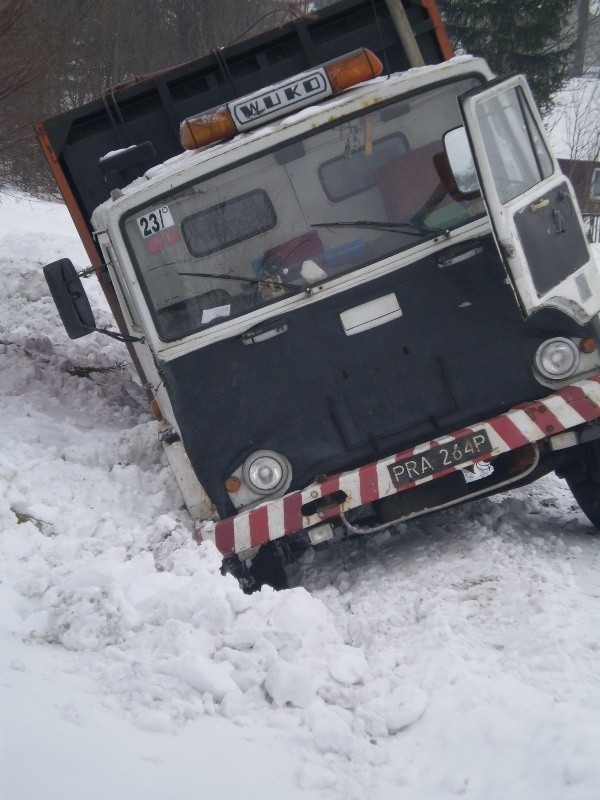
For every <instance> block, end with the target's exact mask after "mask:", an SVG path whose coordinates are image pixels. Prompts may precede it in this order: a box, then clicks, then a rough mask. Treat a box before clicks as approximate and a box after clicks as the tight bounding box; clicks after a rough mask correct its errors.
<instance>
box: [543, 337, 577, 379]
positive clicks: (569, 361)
mask: <svg viewBox="0 0 600 800" xmlns="http://www.w3.org/2000/svg"><path fill="white" fill-rule="evenodd" d="M535 366H536V369H537V370H538V372H539V373H540V374H541V375H543V376H544V377H545V378H550V379H551V380H555V381H556V380H564V379H565V378H568V377H569V376H571V375H573V373H574V372H576V371H577V367H578V366H579V348H578V347H577V345H576V344H575V342H573V341H571V339H565V338H563V337H557V338H556V339H548V341H547V342H544V343H543V344H541V345H540V346H539V347H538V349H537V352H536V354H535Z"/></svg>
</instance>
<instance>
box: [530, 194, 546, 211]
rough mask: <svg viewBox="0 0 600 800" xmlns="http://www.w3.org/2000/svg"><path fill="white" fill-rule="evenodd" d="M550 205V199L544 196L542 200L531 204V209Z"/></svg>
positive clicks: (538, 209) (537, 209)
mask: <svg viewBox="0 0 600 800" xmlns="http://www.w3.org/2000/svg"><path fill="white" fill-rule="evenodd" d="M549 205H550V200H548V198H547V197H544V198H543V199H542V200H538V201H537V203H532V204H531V210H532V211H540V210H541V209H542V208H546V206H549Z"/></svg>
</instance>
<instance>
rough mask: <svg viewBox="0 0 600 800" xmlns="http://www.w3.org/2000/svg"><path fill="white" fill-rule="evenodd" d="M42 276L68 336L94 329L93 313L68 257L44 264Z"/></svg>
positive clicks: (84, 334)
mask: <svg viewBox="0 0 600 800" xmlns="http://www.w3.org/2000/svg"><path fill="white" fill-rule="evenodd" d="M44 277H45V278H46V283H47V284H48V288H49V289H50V294H51V295H52V299H53V300H54V302H55V304H56V308H57V309H58V313H59V314H60V318H61V320H62V323H63V325H64V326H65V329H66V331H67V334H68V335H69V337H70V338H71V339H79V338H81V337H82V336H87V335H88V333H92V331H94V330H96V321H95V319H94V313H93V311H92V308H91V306H90V303H89V300H88V299H87V295H86V293H85V289H84V288H83V285H82V283H81V278H80V277H79V275H78V274H77V272H76V271H75V267H74V266H73V264H72V263H71V261H70V259H68V258H61V259H59V260H58V261H53V262H52V263H51V264H46V266H45V267H44Z"/></svg>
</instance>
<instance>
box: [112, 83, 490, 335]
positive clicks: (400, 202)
mask: <svg viewBox="0 0 600 800" xmlns="http://www.w3.org/2000/svg"><path fill="white" fill-rule="evenodd" d="M478 83H479V81H478V80H477V79H476V78H467V79H463V80H461V81H459V82H456V83H453V84H446V85H445V86H440V87H438V88H436V89H432V90H429V91H427V92H423V93H422V94H419V95H415V96H412V97H409V98H404V99H402V100H399V101H396V102H394V103H391V104H389V105H387V106H385V107H383V108H379V109H376V110H369V111H367V112H365V113H364V114H362V115H361V116H357V117H354V118H352V119H350V120H346V121H344V122H342V123H340V124H338V125H335V126H330V127H328V128H326V129H321V130H320V131H318V132H316V133H313V132H311V133H310V134H307V136H306V137H305V138H304V139H302V140H301V141H296V142H294V143H292V144H286V145H283V146H281V147H280V148H279V149H277V150H275V151H272V152H269V153H268V154H265V155H262V156H259V157H256V158H254V159H252V160H250V161H247V162H245V163H241V164H237V165H234V166H232V167H231V169H229V170H227V171H226V172H221V173H219V174H217V175H212V176H210V177H208V178H204V179H202V180H199V181H198V182H197V183H195V184H193V185H189V186H187V187H186V188H185V189H183V190H180V191H178V192H177V193H174V194H173V195H171V196H169V197H167V198H163V199H161V200H160V202H154V203H152V204H150V205H148V206H147V207H146V208H143V209H140V210H138V211H137V212H135V213H133V214H132V215H130V216H129V217H128V218H127V219H126V220H125V223H124V226H125V234H126V238H127V243H128V246H129V249H130V252H131V253H132V255H133V260H134V264H135V266H136V269H137V271H138V275H139V277H140V279H141V284H142V288H143V289H144V292H145V295H146V298H147V301H148V303H149V306H150V309H151V311H152V313H153V315H154V318H155V321H156V324H157V329H158V333H159V335H160V337H161V338H162V339H164V340H166V341H172V340H174V339H179V338H182V337H184V336H187V335H189V334H191V333H194V332H195V331H198V330H202V329H203V328H205V327H206V326H208V325H213V324H218V323H219V322H222V321H224V320H226V319H230V318H232V317H235V316H240V315H241V314H246V313H248V312H250V311H253V310H254V309H256V308H259V307H261V306H264V305H266V304H269V303H274V302H276V301H277V300H280V299H281V298H283V297H286V296H290V295H291V294H293V293H295V292H297V293H299V294H302V292H304V291H305V290H306V289H307V288H309V287H310V286H311V285H315V284H322V283H323V282H325V281H327V280H329V279H331V278H334V277H338V276H340V275H342V274H344V273H348V272H349V271H352V270H356V269H358V268H360V267H362V266H365V265H366V264H370V263H372V262H374V261H377V260H379V259H382V258H385V257H387V256H390V255H393V254H394V253H397V252H400V251H401V250H404V249H406V248H408V247H411V246H414V245H415V244H418V243H420V242H422V241H425V240H426V239H427V238H431V237H433V236H436V235H439V233H440V232H441V231H445V230H447V229H451V228H453V227H456V226H458V225H462V224H464V223H465V222H466V221H469V220H471V219H472V218H474V217H476V216H478V215H480V214H482V213H483V206H482V204H481V201H480V200H479V199H475V200H469V201H467V200H464V199H461V198H460V197H459V196H458V195H457V194H456V191H455V187H453V185H452V181H451V180H448V176H449V172H450V171H449V169H448V168H447V162H446V160H445V156H444V148H443V144H442V138H443V135H444V133H445V132H446V131H448V130H450V129H452V128H455V127H457V126H458V125H460V124H461V118H460V112H459V108H458V103H457V99H456V98H457V96H458V95H459V94H462V93H463V92H465V91H467V90H468V89H470V88H473V87H474V86H475V85H478ZM451 194H453V195H454V197H453V196H451Z"/></svg>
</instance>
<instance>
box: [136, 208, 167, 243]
mask: <svg viewBox="0 0 600 800" xmlns="http://www.w3.org/2000/svg"><path fill="white" fill-rule="evenodd" d="M136 221H137V224H138V225H139V227H140V231H141V232H142V236H143V237H144V239H145V238H146V237H147V236H154V234H155V233H158V232H159V231H162V230H163V228H171V227H172V226H173V225H175V222H174V221H173V217H172V216H171V212H170V211H169V206H162V207H161V208H153V209H152V211H147V212H146V213H145V214H144V215H143V216H141V217H138V218H137V220H136Z"/></svg>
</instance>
